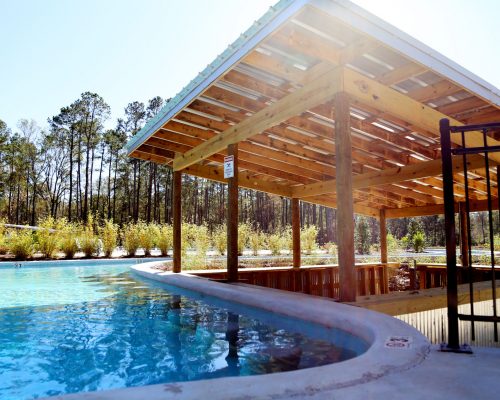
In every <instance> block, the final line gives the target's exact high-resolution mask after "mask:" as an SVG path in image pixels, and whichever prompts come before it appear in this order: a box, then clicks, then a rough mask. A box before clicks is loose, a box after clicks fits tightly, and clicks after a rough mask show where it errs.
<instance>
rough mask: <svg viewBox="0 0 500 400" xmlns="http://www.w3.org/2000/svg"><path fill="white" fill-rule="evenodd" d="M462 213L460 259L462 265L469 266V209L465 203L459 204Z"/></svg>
mask: <svg viewBox="0 0 500 400" xmlns="http://www.w3.org/2000/svg"><path fill="white" fill-rule="evenodd" d="M458 212H459V215H460V259H461V260H462V267H468V266H469V230H468V226H467V210H466V207H465V203H460V204H459V210H458Z"/></svg>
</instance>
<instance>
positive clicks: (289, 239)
mask: <svg viewBox="0 0 500 400" xmlns="http://www.w3.org/2000/svg"><path fill="white" fill-rule="evenodd" d="M281 238H282V241H283V247H284V248H285V250H288V253H289V254H292V252H293V236H292V227H291V226H287V227H286V228H285V230H284V231H283V232H282V234H281Z"/></svg>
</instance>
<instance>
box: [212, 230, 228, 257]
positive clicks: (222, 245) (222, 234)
mask: <svg viewBox="0 0 500 400" xmlns="http://www.w3.org/2000/svg"><path fill="white" fill-rule="evenodd" d="M212 242H213V245H214V247H215V249H216V250H217V252H218V253H219V254H220V255H221V256H222V255H224V253H225V252H226V249H227V233H226V225H219V226H218V227H216V228H215V229H214V231H213V233H212Z"/></svg>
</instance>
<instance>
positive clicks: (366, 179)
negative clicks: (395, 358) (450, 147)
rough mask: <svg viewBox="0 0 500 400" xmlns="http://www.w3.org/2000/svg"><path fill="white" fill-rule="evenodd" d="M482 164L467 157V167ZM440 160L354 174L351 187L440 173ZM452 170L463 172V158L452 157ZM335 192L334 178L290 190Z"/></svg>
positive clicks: (302, 193)
mask: <svg viewBox="0 0 500 400" xmlns="http://www.w3.org/2000/svg"><path fill="white" fill-rule="evenodd" d="M483 165H484V158H483V156H480V155H477V154H475V155H472V156H469V157H467V168H472V169H474V168H479V167H480V166H483ZM441 168H442V167H441V160H440V159H438V160H431V161H423V162H421V163H417V164H411V165H406V166H404V167H395V168H388V169H384V170H381V171H373V172H367V173H366V174H359V175H355V176H354V177H353V179H352V185H353V189H361V188H366V187H371V186H378V185H386V184H391V183H397V182H404V181H410V180H413V179H420V178H426V177H429V176H436V175H441ZM453 170H454V172H455V173H459V172H463V158H462V157H454V159H453ZM334 192H335V179H332V180H329V181H323V182H316V183H311V184H309V185H301V186H295V187H294V188H293V190H292V193H293V196H294V197H298V198H304V197H309V196H317V195H321V194H328V193H334Z"/></svg>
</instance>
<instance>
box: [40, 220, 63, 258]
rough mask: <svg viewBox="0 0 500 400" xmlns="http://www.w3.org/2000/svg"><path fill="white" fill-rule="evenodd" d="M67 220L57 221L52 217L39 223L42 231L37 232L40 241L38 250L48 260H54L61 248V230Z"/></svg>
mask: <svg viewBox="0 0 500 400" xmlns="http://www.w3.org/2000/svg"><path fill="white" fill-rule="evenodd" d="M65 223H66V220H65V219H60V220H58V221H56V220H55V219H54V218H52V217H50V216H49V217H47V218H44V219H43V220H42V221H40V222H39V224H38V226H39V227H40V229H39V230H38V231H37V232H36V239H37V241H38V250H39V251H40V252H41V253H42V254H43V256H44V257H46V258H53V257H54V254H55V252H56V251H57V250H59V247H60V241H61V232H60V231H61V229H62V228H63V226H64V225H65Z"/></svg>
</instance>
